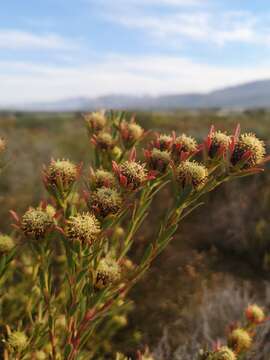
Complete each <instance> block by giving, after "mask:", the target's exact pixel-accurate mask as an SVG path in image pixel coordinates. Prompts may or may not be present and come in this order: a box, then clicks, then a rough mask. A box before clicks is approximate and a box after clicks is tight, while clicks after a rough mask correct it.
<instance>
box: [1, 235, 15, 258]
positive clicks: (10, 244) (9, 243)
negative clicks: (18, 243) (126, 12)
mask: <svg viewBox="0 0 270 360" xmlns="http://www.w3.org/2000/svg"><path fill="white" fill-rule="evenodd" d="M14 246H15V242H14V240H13V239H12V237H10V236H9V235H5V234H0V254H4V253H8V252H9V251H11V250H12V249H13V248H14Z"/></svg>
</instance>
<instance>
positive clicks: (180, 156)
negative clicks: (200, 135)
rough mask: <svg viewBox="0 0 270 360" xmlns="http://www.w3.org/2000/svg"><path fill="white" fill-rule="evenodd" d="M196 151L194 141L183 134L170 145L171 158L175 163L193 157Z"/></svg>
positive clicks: (196, 146)
mask: <svg viewBox="0 0 270 360" xmlns="http://www.w3.org/2000/svg"><path fill="white" fill-rule="evenodd" d="M197 149H198V144H197V142H196V140H195V139H193V138H192V137H190V136H187V135H185V134H182V135H180V136H178V137H177V138H175V140H174V142H173V145H172V157H173V160H174V161H175V162H176V163H179V162H180V161H181V160H185V159H187V158H188V157H190V156H191V155H193V154H194V153H195V152H196V151H197Z"/></svg>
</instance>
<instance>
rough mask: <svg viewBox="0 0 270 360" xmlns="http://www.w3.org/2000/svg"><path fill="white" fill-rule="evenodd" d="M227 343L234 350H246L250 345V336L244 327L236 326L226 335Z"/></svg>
mask: <svg viewBox="0 0 270 360" xmlns="http://www.w3.org/2000/svg"><path fill="white" fill-rule="evenodd" d="M228 345H229V347H230V348H232V349H233V350H234V351H236V352H242V351H247V350H249V349H250V347H251V345H252V338H251V336H250V334H249V333H248V332H247V331H246V330H245V329H242V328H238V329H235V330H233V331H232V332H231V333H230V335H229V336H228Z"/></svg>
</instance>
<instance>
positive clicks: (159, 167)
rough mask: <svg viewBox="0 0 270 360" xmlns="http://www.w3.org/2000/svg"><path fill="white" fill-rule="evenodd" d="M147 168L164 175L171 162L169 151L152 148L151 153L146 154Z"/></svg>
mask: <svg viewBox="0 0 270 360" xmlns="http://www.w3.org/2000/svg"><path fill="white" fill-rule="evenodd" d="M146 158H147V163H148V167H149V169H150V170H153V171H157V172H159V173H161V174H164V173H165V172H166V171H167V169H168V165H169V164H170V161H171V155H170V153H169V151H162V150H159V149H156V148H154V149H153V150H152V151H149V152H146Z"/></svg>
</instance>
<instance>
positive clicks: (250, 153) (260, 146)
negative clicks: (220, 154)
mask: <svg viewBox="0 0 270 360" xmlns="http://www.w3.org/2000/svg"><path fill="white" fill-rule="evenodd" d="M264 156H265V144H264V142H263V141H261V140H259V139H258V138H257V137H256V136H255V135H254V134H242V135H240V137H239V139H238V141H237V142H236V145H235V148H234V151H233V154H232V157H231V162H232V165H237V164H238V163H239V162H241V161H243V165H242V167H243V168H244V169H249V168H252V167H254V166H256V165H259V164H260V163H261V162H262V160H263V158H264ZM243 159H244V160H243Z"/></svg>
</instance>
